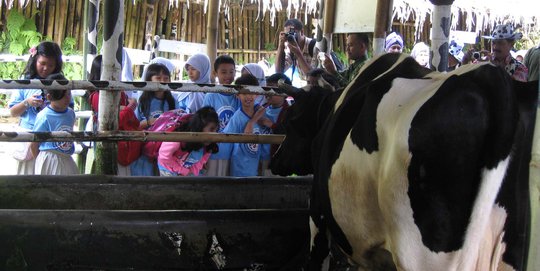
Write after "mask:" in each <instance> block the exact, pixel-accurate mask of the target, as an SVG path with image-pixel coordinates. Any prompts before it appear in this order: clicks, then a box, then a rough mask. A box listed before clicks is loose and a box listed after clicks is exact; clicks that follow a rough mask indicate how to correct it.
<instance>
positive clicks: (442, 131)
mask: <svg viewBox="0 0 540 271" xmlns="http://www.w3.org/2000/svg"><path fill="white" fill-rule="evenodd" d="M494 82H497V84H495V83H494ZM515 113H516V108H515V106H514V99H513V94H512V87H511V85H510V80H509V77H508V75H506V74H505V72H504V71H503V70H502V69H500V68H496V67H493V66H490V65H484V66H482V67H479V68H478V69H475V70H473V71H471V72H468V73H466V74H463V75H460V76H456V75H454V76H452V77H449V78H448V79H447V80H446V81H445V83H444V84H443V85H442V86H441V87H440V88H439V89H438V90H437V92H436V93H435V95H434V96H433V97H431V98H430V99H429V100H428V101H427V102H426V103H424V104H423V105H422V107H421V108H420V110H419V111H418V112H417V113H416V115H415V117H414V118H413V121H412V123H411V128H410V131H409V151H410V152H411V154H412V158H411V162H410V165H409V168H408V180H409V190H408V195H409V198H410V201H411V207H412V210H413V218H414V221H415V224H416V225H417V226H418V228H419V230H420V233H421V235H422V242H423V244H424V245H425V246H426V247H428V248H429V249H430V250H432V251H434V252H451V251H455V250H458V249H460V248H461V247H462V245H463V241H464V237H465V234H466V230H467V226H468V224H469V222H470V215H471V212H472V208H473V205H474V201H475V199H476V197H477V196H478V190H479V187H480V180H481V173H482V170H483V169H485V168H488V169H493V168H494V167H495V166H496V165H497V164H498V163H499V162H501V161H502V160H504V159H505V158H506V157H508V155H509V153H510V147H511V144H512V143H511V142H512V139H513V131H514V127H515V124H516V121H517V119H516V116H517V115H516V114H515Z"/></svg>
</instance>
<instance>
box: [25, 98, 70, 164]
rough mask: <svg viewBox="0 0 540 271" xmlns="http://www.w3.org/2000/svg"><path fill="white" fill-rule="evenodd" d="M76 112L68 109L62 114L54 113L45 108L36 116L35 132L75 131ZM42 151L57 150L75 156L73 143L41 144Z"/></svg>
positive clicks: (48, 107)
mask: <svg viewBox="0 0 540 271" xmlns="http://www.w3.org/2000/svg"><path fill="white" fill-rule="evenodd" d="M74 124H75V112H73V110H72V109H71V108H67V109H66V110H64V111H62V112H58V111H54V109H52V108H51V107H50V106H47V107H45V108H44V109H43V110H41V111H40V112H39V113H38V114H37V116H36V122H35V124H34V129H33V131H34V132H54V131H73V125H74ZM39 150H40V151H49V150H55V151H58V152H61V153H65V154H69V155H71V154H73V152H74V151H75V147H74V145H73V142H41V143H40V144H39Z"/></svg>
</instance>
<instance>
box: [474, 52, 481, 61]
mask: <svg viewBox="0 0 540 271" xmlns="http://www.w3.org/2000/svg"><path fill="white" fill-rule="evenodd" d="M481 56H482V55H481V54H480V52H474V53H472V57H473V58H474V59H480V57H481Z"/></svg>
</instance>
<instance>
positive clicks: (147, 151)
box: [142, 109, 193, 161]
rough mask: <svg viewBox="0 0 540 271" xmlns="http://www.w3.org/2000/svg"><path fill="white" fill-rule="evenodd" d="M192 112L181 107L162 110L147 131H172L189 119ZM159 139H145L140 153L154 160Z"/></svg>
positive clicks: (159, 144) (157, 150)
mask: <svg viewBox="0 0 540 271" xmlns="http://www.w3.org/2000/svg"><path fill="white" fill-rule="evenodd" d="M191 116H193V114H189V113H186V112H185V111H184V110H182V109H176V110H171V111H167V112H164V113H163V114H161V115H160V116H159V118H158V119H157V120H156V122H154V124H153V125H152V127H150V128H149V129H148V130H147V131H149V132H173V131H174V130H176V129H177V128H178V127H181V126H184V125H186V124H187V123H189V121H190V120H191ZM161 143H162V142H161V141H147V142H144V144H143V147H142V153H143V154H144V155H146V156H148V158H150V160H151V161H154V160H156V159H157V157H158V153H159V147H161Z"/></svg>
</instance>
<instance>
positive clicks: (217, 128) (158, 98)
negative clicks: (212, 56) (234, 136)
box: [9, 42, 290, 176]
mask: <svg viewBox="0 0 540 271" xmlns="http://www.w3.org/2000/svg"><path fill="white" fill-rule="evenodd" d="M30 53H31V55H30V59H29V60H28V64H27V67H26V69H25V72H24V78H26V79H65V78H64V77H63V75H62V74H61V70H62V52H61V50H60V48H59V47H58V45H57V44H55V43H53V42H42V43H40V44H39V45H38V46H37V47H36V48H35V49H32V50H31V52H30ZM101 59H102V58H101V56H98V57H96V59H95V60H94V63H93V68H92V74H91V76H90V79H94V80H96V79H99V78H100V73H101ZM154 62H155V63H152V64H150V65H148V66H147V67H145V70H144V72H143V76H144V78H143V79H144V80H145V81H152V82H162V83H166V82H170V80H171V79H170V78H171V72H173V70H172V69H173V67H174V66H172V67H168V66H167V64H168V62H170V61H168V60H166V59H160V60H155V61H154ZM169 66H170V65H169ZM184 68H185V69H186V71H187V74H188V77H189V81H190V82H193V83H200V84H205V83H210V74H211V73H212V71H211V64H210V60H209V58H208V57H207V56H206V55H203V54H196V55H194V56H192V57H190V58H189V59H188V61H187V62H186V64H185V67H184ZM214 72H215V75H216V77H217V79H218V81H219V83H220V84H224V85H230V84H233V83H234V84H238V85H262V86H264V85H266V84H267V81H266V78H265V76H264V72H263V70H262V68H261V67H260V66H258V65H257V64H253V65H250V64H248V65H246V66H245V67H244V68H243V69H242V75H241V76H240V77H239V78H237V79H236V81H235V75H236V63H235V61H234V59H233V58H231V57H230V56H227V55H222V56H219V57H218V58H217V59H216V60H215V62H214ZM268 79H269V80H268V84H269V85H271V84H273V85H276V84H277V81H278V80H279V79H285V81H287V82H289V83H290V80H288V78H287V77H286V76H284V75H283V74H275V75H273V76H271V77H270V78H268ZM88 94H89V95H88V96H87V98H88V101H89V103H90V104H91V105H92V110H93V111H94V112H95V114H94V116H97V112H98V110H99V108H98V105H99V91H94V92H90V93H88ZM70 105H71V107H70ZM119 106H120V109H121V112H123V111H124V110H126V111H125V112H127V113H131V114H122V113H121V114H120V118H121V119H120V120H119V122H121V123H132V124H133V123H138V129H139V130H146V129H151V127H152V125H153V124H154V123H155V122H156V120H158V118H159V117H160V115H162V114H163V113H164V112H167V111H171V110H182V112H184V113H185V114H186V115H188V117H189V121H187V122H185V123H184V124H183V125H180V126H179V127H177V129H176V131H190V132H220V133H246V134H271V133H275V131H277V130H279V129H278V128H277V127H278V126H279V122H280V120H281V119H283V114H284V113H285V112H286V109H287V107H288V104H287V102H286V101H285V98H284V97H282V96H269V97H263V96H258V95H255V94H238V95H234V94H222V93H206V94H204V93H196V92H193V93H178V94H176V93H174V94H173V93H171V92H170V91H144V92H142V94H141V95H140V97H129V96H128V95H126V94H125V93H122V94H121V99H120V104H119ZM9 107H10V110H11V114H12V115H13V116H20V119H21V120H20V124H19V126H20V127H21V128H23V129H24V130H25V131H36V132H51V131H71V130H72V129H73V126H74V123H75V113H74V111H73V109H72V107H73V99H72V97H71V91H70V90H47V91H45V92H43V94H42V91H41V90H34V89H21V90H17V91H15V92H14V94H13V95H12V100H11V102H10V103H9ZM129 110H131V112H129ZM122 118H129V119H124V120H122ZM94 120H95V121H97V118H96V117H94ZM95 127H97V126H95ZM28 151H29V153H30V155H28V157H26V158H25V159H20V160H19V161H18V164H19V166H18V174H47V175H57V174H62V175H69V174H78V172H79V170H78V169H77V166H76V164H75V162H74V161H73V159H72V158H71V155H72V154H73V153H74V145H73V142H41V143H39V142H36V143H32V144H29V147H28ZM270 153H271V147H270V146H269V145H259V144H253V143H219V144H215V143H213V144H212V143H208V142H206V143H204V142H201V143H191V142H163V143H162V144H161V147H160V148H159V155H158V156H157V159H151V158H150V157H147V156H146V155H145V154H144V153H141V154H140V156H139V157H138V158H137V159H135V160H134V161H133V162H131V163H130V164H129V165H119V172H122V173H121V174H122V175H131V176H156V175H162V176H178V175H182V176H187V175H192V176H198V175H202V174H204V175H206V176H257V175H265V174H267V171H266V168H267V166H268V161H269V159H270ZM120 155H122V154H119V156H120Z"/></svg>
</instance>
